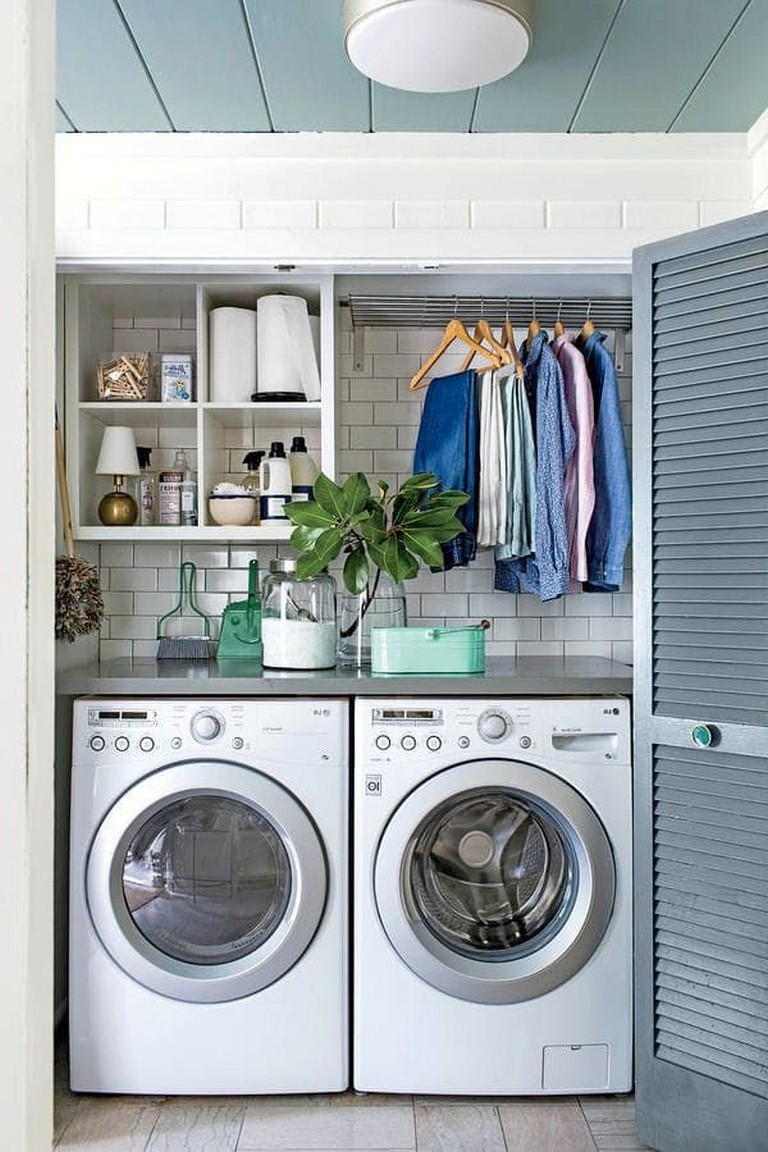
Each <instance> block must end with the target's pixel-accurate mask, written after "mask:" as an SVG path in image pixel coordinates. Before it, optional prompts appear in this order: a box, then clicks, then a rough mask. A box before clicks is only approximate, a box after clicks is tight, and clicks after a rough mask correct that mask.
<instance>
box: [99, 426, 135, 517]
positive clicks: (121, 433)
mask: <svg viewBox="0 0 768 1152" xmlns="http://www.w3.org/2000/svg"><path fill="white" fill-rule="evenodd" d="M139 472H140V468H139V457H138V453H137V452H136V440H135V438H134V435H133V428H123V427H120V426H119V425H115V426H108V427H106V428H105V429H104V435H103V437H102V440H101V451H100V452H99V458H98V460H97V461H96V475H97V476H111V477H112V479H113V483H114V485H115V489H114V491H113V492H108V493H107V495H106V496H104V497H102V499H101V500H100V502H99V520H101V522H102V524H107V525H109V526H110V527H114V526H120V527H123V528H127V527H129V526H130V525H131V524H135V523H136V518H137V516H138V514H139V509H138V506H137V504H136V501H135V500H134V498H133V496H131V495H130V493H129V492H123V490H122V489H123V483H124V479H125V477H126V476H138V474H139Z"/></svg>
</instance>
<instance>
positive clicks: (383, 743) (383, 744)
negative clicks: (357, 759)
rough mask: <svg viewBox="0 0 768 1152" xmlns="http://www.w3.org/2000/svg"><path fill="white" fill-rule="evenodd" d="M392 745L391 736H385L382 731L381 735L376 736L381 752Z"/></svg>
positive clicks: (377, 745)
mask: <svg viewBox="0 0 768 1152" xmlns="http://www.w3.org/2000/svg"><path fill="white" fill-rule="evenodd" d="M391 745H392V741H391V740H390V738H389V736H385V735H384V734H383V733H382V735H381V736H377V737H376V747H377V748H378V750H379V752H386V750H387V748H390V747H391Z"/></svg>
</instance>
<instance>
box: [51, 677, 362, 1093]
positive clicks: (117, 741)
mask: <svg viewBox="0 0 768 1152" xmlns="http://www.w3.org/2000/svg"><path fill="white" fill-rule="evenodd" d="M74 708H75V714H74V730H73V745H74V752H73V768H72V820H71V854H70V863H71V881H70V963H69V972H70V994H69V1032H70V1069H71V1085H72V1088H73V1089H75V1090H76V1091H86V1092H137V1093H152V1094H154V1093H184V1094H199V1093H249V1094H250V1093H264V1092H269V1093H273V1092H319V1091H331V1092H332V1091H341V1090H343V1089H344V1088H346V1087H348V1084H349V1079H348V1058H347V1052H348V1044H349V1040H348V997H347V980H348V971H347V908H346V905H347V838H348V821H347V799H348V787H347V776H348V737H347V732H348V706H347V703H346V702H345V701H338V700H264V699H262V700H250V699H240V700H236V699H226V700H219V699H215V700H211V699H209V700H194V699H159V700H137V699H131V700H129V699H110V700H106V699H101V698H86V699H81V700H78V701H76V702H75V705H74Z"/></svg>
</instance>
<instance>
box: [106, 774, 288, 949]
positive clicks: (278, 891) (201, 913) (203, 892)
mask: <svg viewBox="0 0 768 1152" xmlns="http://www.w3.org/2000/svg"><path fill="white" fill-rule="evenodd" d="M123 895H124V897H125V902H126V905H127V908H128V911H129V913H130V915H131V917H132V919H133V922H134V924H135V925H136V927H137V928H138V929H139V931H140V932H141V934H142V935H143V936H144V937H145V938H146V939H147V940H148V941H149V942H150V943H151V944H153V945H154V946H155V947H156V948H158V949H159V950H160V951H161V952H163V953H165V955H166V956H171V957H174V958H175V959H176V960H184V961H187V962H189V963H192V964H220V963H222V962H229V961H232V960H237V959H238V958H239V957H241V956H246V955H248V953H249V952H252V951H253V949H254V948H258V947H259V946H260V945H261V944H263V943H264V941H266V940H267V939H268V938H269V937H270V936H271V935H272V933H273V932H274V931H275V929H276V928H277V926H278V925H279V924H280V922H281V920H282V919H283V916H284V915H285V910H286V908H287V906H288V901H289V899H290V895H291V865H290V861H289V859H288V853H287V852H286V850H285V848H284V846H283V843H282V841H281V839H280V835H279V833H278V831H277V829H276V828H275V827H274V825H273V824H272V823H270V821H269V820H268V819H267V817H266V816H263V815H262V814H261V813H260V812H258V811H257V810H256V809H254V808H253V807H252V806H250V805H248V804H245V803H243V802H242V801H241V800H232V799H229V798H228V797H225V796H206V795H204V794H203V795H196V796H191V797H186V798H185V799H183V800H174V801H173V802H172V803H170V804H167V805H165V806H164V807H163V808H161V809H160V810H159V811H158V812H155V814H154V815H153V816H152V817H151V818H150V819H149V820H147V821H146V823H144V824H143V825H142V826H141V828H139V829H138V831H137V832H136V833H135V835H134V836H133V837H132V839H131V841H130V843H129V844H128V848H127V850H126V853H125V861H124V865H123Z"/></svg>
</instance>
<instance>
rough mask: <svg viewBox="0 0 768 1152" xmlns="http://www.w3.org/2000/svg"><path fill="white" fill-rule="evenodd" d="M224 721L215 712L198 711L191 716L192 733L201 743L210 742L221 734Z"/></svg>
mask: <svg viewBox="0 0 768 1152" xmlns="http://www.w3.org/2000/svg"><path fill="white" fill-rule="evenodd" d="M223 727H224V722H223V721H222V719H221V717H220V716H217V715H216V713H215V712H198V713H197V715H195V716H193V717H192V735H193V736H194V738H195V740H197V741H199V742H200V743H201V744H210V742H211V741H212V740H215V739H216V737H217V736H220V735H221V732H222V729H223Z"/></svg>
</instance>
